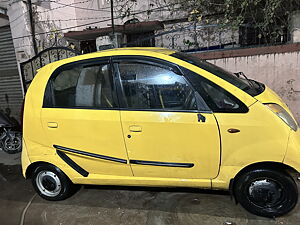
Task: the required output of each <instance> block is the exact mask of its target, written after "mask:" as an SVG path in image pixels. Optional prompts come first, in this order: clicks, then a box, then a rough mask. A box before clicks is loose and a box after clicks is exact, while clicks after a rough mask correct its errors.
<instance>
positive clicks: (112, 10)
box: [110, 0, 115, 36]
mask: <svg viewBox="0 0 300 225" xmlns="http://www.w3.org/2000/svg"><path fill="white" fill-rule="evenodd" d="M110 15H111V26H112V33H113V36H114V35H115V24H114V2H113V0H110Z"/></svg>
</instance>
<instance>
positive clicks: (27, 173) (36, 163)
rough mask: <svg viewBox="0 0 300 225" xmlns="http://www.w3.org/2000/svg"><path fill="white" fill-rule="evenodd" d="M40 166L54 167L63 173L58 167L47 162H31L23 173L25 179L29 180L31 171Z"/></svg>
mask: <svg viewBox="0 0 300 225" xmlns="http://www.w3.org/2000/svg"><path fill="white" fill-rule="evenodd" d="M40 165H51V166H55V167H56V168H58V169H59V170H60V171H62V172H63V173H64V174H65V172H64V171H63V170H62V169H61V168H59V167H58V166H56V165H54V164H52V163H49V162H44V161H37V162H33V163H31V164H30V165H29V166H28V167H27V169H26V172H25V178H26V179H30V178H31V177H32V174H33V171H34V170H35V168H37V167H38V166H40Z"/></svg>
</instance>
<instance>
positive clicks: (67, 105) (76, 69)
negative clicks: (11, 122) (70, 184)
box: [41, 59, 132, 176]
mask: <svg viewBox="0 0 300 225" xmlns="http://www.w3.org/2000/svg"><path fill="white" fill-rule="evenodd" d="M117 102H118V101H117V97H116V93H115V88H114V82H113V77H112V73H111V66H110V60H109V59H94V60H89V61H84V62H83V61H81V62H77V63H72V64H69V65H66V66H63V67H61V68H58V69H57V70H56V71H55V72H54V73H53V74H52V76H51V78H50V80H49V82H48V85H47V88H46V93H45V98H44V105H43V108H42V111H41V122H42V125H43V129H44V132H45V138H48V143H49V147H54V148H56V149H57V151H58V154H59V155H61V153H63V154H66V155H67V156H68V157H69V158H70V159H71V160H72V161H73V162H75V163H76V164H77V165H78V166H80V167H81V168H83V169H84V170H86V171H87V172H88V173H90V174H97V175H99V174H100V175H119V176H131V175H132V172H131V169H130V165H129V164H128V158H127V153H126V149H125V145H124V139H123V133H122V127H121V122H120V112H119V110H118V103H117Z"/></svg>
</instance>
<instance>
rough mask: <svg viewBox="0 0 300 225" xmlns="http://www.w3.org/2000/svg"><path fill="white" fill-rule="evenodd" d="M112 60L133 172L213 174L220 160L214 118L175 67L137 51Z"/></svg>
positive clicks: (174, 175) (189, 175)
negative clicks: (141, 54)
mask: <svg viewBox="0 0 300 225" xmlns="http://www.w3.org/2000/svg"><path fill="white" fill-rule="evenodd" d="M113 63H114V69H115V73H116V75H117V78H118V79H117V83H118V85H117V86H118V87H117V88H118V96H119V100H120V110H121V112H120V113H121V114H120V115H121V122H122V128H123V133H124V139H125V143H126V149H127V152H128V157H129V160H130V164H131V166H132V170H133V174H134V176H137V177H153V178H181V179H194V178H199V179H202V178H203V179H209V178H213V177H216V176H217V174H218V170H219V162H220V137H219V130H218V125H217V122H216V119H215V117H214V115H213V114H212V113H211V111H210V110H209V108H208V107H207V105H206V104H205V103H204V101H203V100H202V99H201V97H200V96H199V95H198V94H197V93H196V92H195V91H194V89H193V88H192V87H191V85H190V84H189V82H188V81H187V80H186V79H185V77H184V76H183V74H182V73H181V72H180V70H179V69H178V67H176V66H175V65H173V64H171V63H168V62H166V61H163V60H158V59H154V58H149V57H141V56H139V57H132V56H131V57H129V56H128V57H115V58H113ZM209 185H210V184H209Z"/></svg>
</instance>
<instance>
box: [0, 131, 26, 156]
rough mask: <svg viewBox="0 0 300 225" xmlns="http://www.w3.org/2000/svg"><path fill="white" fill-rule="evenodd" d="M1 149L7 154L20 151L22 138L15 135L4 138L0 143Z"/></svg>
mask: <svg viewBox="0 0 300 225" xmlns="http://www.w3.org/2000/svg"><path fill="white" fill-rule="evenodd" d="M2 150H3V151H5V152H6V153H8V154H15V153H18V152H20V151H22V138H21V136H20V135H15V136H14V137H13V138H8V137H7V138H5V139H4V140H3V144H2Z"/></svg>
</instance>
